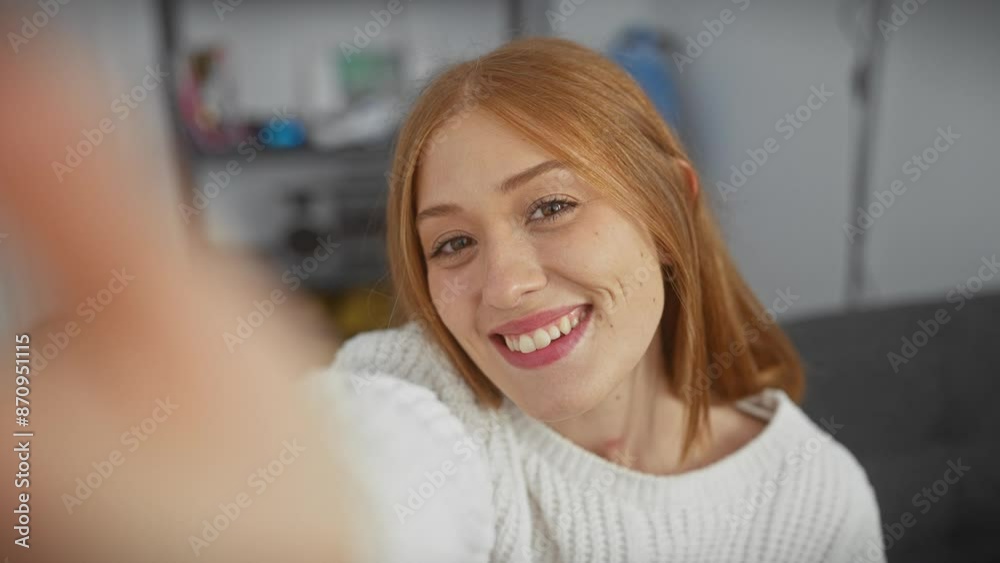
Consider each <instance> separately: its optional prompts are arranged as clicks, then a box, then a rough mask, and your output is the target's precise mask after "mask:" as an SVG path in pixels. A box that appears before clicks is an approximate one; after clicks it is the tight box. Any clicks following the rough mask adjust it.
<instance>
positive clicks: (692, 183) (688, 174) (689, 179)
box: [678, 159, 701, 201]
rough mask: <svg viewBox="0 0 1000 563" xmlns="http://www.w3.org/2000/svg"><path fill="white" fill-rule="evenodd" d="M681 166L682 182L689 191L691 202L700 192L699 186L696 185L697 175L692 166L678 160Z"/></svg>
mask: <svg viewBox="0 0 1000 563" xmlns="http://www.w3.org/2000/svg"><path fill="white" fill-rule="evenodd" d="M678 163H679V164H680V166H681V170H683V172H684V180H685V182H686V184H687V186H688V189H690V190H691V201H695V200H697V199H698V192H699V191H700V190H701V185H700V184H699V183H698V174H696V173H695V171H694V166H692V165H691V163H690V162H688V161H686V160H683V159H681V160H678Z"/></svg>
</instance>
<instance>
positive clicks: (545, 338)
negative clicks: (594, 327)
mask: <svg viewBox="0 0 1000 563" xmlns="http://www.w3.org/2000/svg"><path fill="white" fill-rule="evenodd" d="M579 324H580V312H579V311H574V312H572V313H570V314H568V315H565V316H563V317H562V318H560V319H559V320H558V321H557V322H556V323H555V324H551V325H549V326H546V327H542V328H538V329H535V330H534V331H533V332H531V333H529V334H521V335H517V336H508V335H504V337H503V338H504V342H506V344H507V348H508V349H509V350H512V351H514V352H521V353H522V354H530V353H531V352H534V351H536V350H541V349H542V348H545V347H547V346H548V345H549V344H552V342H553V341H555V340H558V339H559V338H562V337H563V336H565V335H567V334H569V333H570V331H572V330H573V328H574V327H576V326H578V325H579Z"/></svg>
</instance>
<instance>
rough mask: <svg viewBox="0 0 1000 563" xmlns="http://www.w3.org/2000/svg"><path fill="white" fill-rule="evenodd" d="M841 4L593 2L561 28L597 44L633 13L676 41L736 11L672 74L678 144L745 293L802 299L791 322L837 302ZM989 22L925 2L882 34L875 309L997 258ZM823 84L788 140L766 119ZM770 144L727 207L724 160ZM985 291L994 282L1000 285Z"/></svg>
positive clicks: (848, 115) (847, 131) (845, 173)
mask: <svg viewBox="0 0 1000 563" xmlns="http://www.w3.org/2000/svg"><path fill="white" fill-rule="evenodd" d="M895 3H896V4H897V5H900V6H901V5H902V3H903V2H902V0H895ZM855 4H857V3H855ZM741 5H745V6H746V8H745V9H743V10H741V9H740V6H741ZM844 5H850V3H847V4H845V3H843V2H830V1H826V0H810V1H802V0H749V2H744V1H742V0H741V1H734V0H717V1H713V2H697V1H695V0H665V1H661V2H653V1H648V0H647V1H633V2H612V1H610V0H607V1H605V0H588V1H587V2H585V3H583V4H581V5H580V6H579V7H578V8H577V10H576V11H575V12H574V14H573V15H572V16H570V17H569V18H568V19H567V21H566V22H565V24H563V27H564V28H563V29H562V30H561V34H562V35H564V36H567V37H569V38H571V39H576V40H579V41H582V42H584V43H587V44H589V45H591V46H594V47H602V48H603V47H604V46H606V45H607V43H608V37H609V30H608V26H609V25H617V24H619V23H626V22H629V21H633V20H634V19H638V18H642V19H643V20H644V21H645V22H650V21H656V22H658V23H659V25H661V26H663V27H664V28H665V29H667V30H670V31H671V32H673V34H674V35H675V36H676V37H677V38H679V39H680V40H681V41H682V42H683V41H684V40H685V39H686V38H687V37H692V38H696V36H697V34H698V33H699V32H701V31H703V30H705V29H706V28H705V24H704V23H703V21H704V20H711V19H718V18H719V17H720V12H721V11H722V10H723V9H726V8H728V9H730V10H732V12H733V14H734V15H733V21H732V23H731V24H728V25H724V27H723V31H722V33H721V34H719V36H718V37H717V38H714V39H713V41H712V42H711V44H710V45H709V46H708V47H706V48H704V49H703V52H702V53H701V54H700V55H699V56H698V57H697V58H695V59H694V61H693V62H692V63H691V64H688V65H685V66H684V67H683V72H682V73H681V74H680V79H681V80H682V81H683V83H684V84H683V86H682V88H683V93H682V96H683V98H684V102H685V103H686V109H687V112H688V116H689V118H688V120H687V121H688V123H693V124H694V126H693V128H692V130H691V131H690V134H689V135H687V137H686V138H685V141H686V143H687V144H688V145H689V148H690V150H691V152H692V154H693V157H694V159H695V160H696V162H697V164H698V165H699V167H700V170H701V172H702V181H703V183H704V185H703V188H704V189H705V190H706V191H708V192H709V193H711V194H713V197H714V199H715V206H716V209H717V210H718V216H719V218H720V220H721V222H722V224H723V226H724V229H725V231H726V233H727V238H728V240H729V244H730V248H731V250H732V252H733V254H734V255H735V257H736V259H737V261H738V262H739V264H740V266H741V268H742V270H743V272H744V273H745V275H746V277H747V279H748V281H749V283H750V284H751V286H752V287H753V288H754V289H755V290H756V292H757V293H758V294H759V295H761V296H762V297H768V296H771V295H773V294H774V292H775V291H776V290H777V289H780V288H785V287H790V288H791V289H792V291H793V292H795V293H797V294H799V295H800V296H801V300H800V301H799V302H797V303H796V304H795V305H794V306H793V307H792V308H791V309H789V311H788V313H787V316H788V317H789V318H791V317H794V316H801V315H808V314H811V313H817V312H822V311H827V310H836V309H839V308H841V307H843V306H844V304H845V300H844V292H845V288H844V286H845V276H846V267H847V266H846V265H847V262H846V253H847V246H848V244H849V242H848V240H847V237H846V235H845V233H844V231H843V224H844V222H845V221H847V220H848V217H850V219H851V220H853V219H854V218H855V216H856V213H851V211H850V210H849V205H850V203H849V201H850V200H849V193H850V181H851V176H850V173H851V166H852V163H853V160H852V159H853V154H854V153H853V147H854V145H855V134H856V129H857V128H856V119H857V113H856V109H855V108H854V106H853V104H852V102H851V100H850V98H849V90H848V87H849V84H848V79H849V73H850V70H851V63H852V57H853V52H852V44H851V42H850V41H849V39H848V37H847V36H846V35H845V34H844V31H847V30H849V28H850V15H851V14H850V13H842V12H843V6H844ZM845 16H846V17H845ZM841 20H846V21H841ZM998 23H1000V4H998V3H996V2H979V1H976V0H959V1H949V2H944V1H940V0H937V1H936V0H926V3H925V4H923V5H919V9H918V10H917V11H916V12H915V13H913V14H912V15H911V16H910V17H909V21H907V22H906V23H905V24H904V25H902V26H901V27H899V29H898V30H897V31H894V32H891V33H890V35H889V37H888V44H887V51H886V74H885V77H884V83H883V84H884V86H883V89H882V94H881V95H882V108H883V109H882V112H881V116H880V121H879V123H878V128H877V130H878V135H877V139H876V147H875V150H876V152H875V160H874V166H873V174H872V178H871V187H872V189H873V190H886V189H888V188H889V186H890V184H891V182H892V180H893V179H896V178H900V179H901V180H903V181H905V182H906V183H907V186H908V188H907V191H906V192H905V193H903V195H902V196H900V197H899V198H898V199H897V201H895V202H893V204H892V206H891V207H890V209H889V210H887V212H886V213H885V214H884V215H883V216H882V217H880V218H879V219H877V220H876V221H875V223H874V225H873V226H872V227H871V230H870V231H869V233H870V240H871V242H870V250H869V255H868V259H867V263H868V266H869V291H868V295H867V299H866V302H867V303H869V304H870V305H873V306H874V305H878V304H887V303H893V302H899V301H905V300H911V299H921V298H927V299H944V297H945V295H946V293H947V291H949V289H951V288H952V287H953V286H954V285H955V284H956V283H960V282H964V281H965V280H966V279H967V278H968V277H969V276H972V275H976V273H977V269H978V267H979V265H981V258H982V257H984V256H987V257H988V256H992V255H993V254H994V253H998V252H1000V220H997V215H998V212H1000V189H998V182H997V176H996V175H995V173H994V171H993V166H992V161H993V160H995V159H996V154H997V151H998V149H1000V134H998V131H1000V116H998V112H997V111H996V108H997V102H998V101H1000V96H998V94H997V91H998V86H1000V78H998V73H997V72H996V68H997V60H998V59H1000V36H998V35H997V33H996V25H997V24H998ZM842 28H843V30H844V31H842ZM824 83H825V84H826V85H827V87H828V89H830V90H832V91H833V92H834V95H833V97H831V99H830V100H829V102H827V103H826V104H824V105H823V106H822V107H821V108H820V109H818V110H817V111H815V112H814V113H813V115H812V117H811V118H810V119H809V121H807V122H805V123H804V124H803V126H802V128H801V129H798V130H797V131H796V132H795V134H794V135H793V136H792V137H791V138H790V139H789V140H788V141H785V140H784V139H783V136H784V135H783V134H778V133H777V132H776V131H775V122H776V121H777V120H778V119H780V118H781V117H782V116H783V115H784V114H785V113H786V112H790V111H794V110H795V109H796V108H797V107H798V106H799V105H800V104H802V103H804V102H806V100H807V96H808V93H809V88H810V86H813V85H816V86H818V85H820V84H824ZM948 125H952V126H953V131H954V132H955V133H959V134H961V135H962V137H961V139H960V140H959V141H956V143H955V145H954V147H955V148H954V150H953V151H949V152H947V153H945V154H942V155H941V158H940V159H939V160H938V161H937V162H935V163H934V164H933V165H932V166H930V167H929V169H928V170H927V171H926V173H924V174H923V175H922V177H920V178H919V180H917V181H915V182H910V177H909V176H906V175H905V174H903V172H902V166H903V163H904V162H905V161H906V160H907V159H908V158H910V157H912V156H913V155H914V154H919V153H920V152H922V151H923V150H924V149H925V148H926V147H928V146H930V143H931V142H932V141H933V139H934V137H935V135H936V133H935V130H936V129H937V128H938V127H943V126H948ZM767 137H775V139H776V141H777V142H778V145H779V149H778V150H777V151H776V152H775V153H774V154H772V155H770V156H769V158H768V161H767V162H766V163H765V164H764V165H763V166H761V167H759V170H758V171H757V172H756V173H755V174H754V175H753V176H752V177H750V179H749V180H748V181H747V183H746V184H745V185H744V186H742V187H741V188H739V189H738V191H737V192H736V193H735V194H731V195H728V197H726V198H725V201H723V199H722V198H721V197H720V193H719V191H718V189H717V183H718V182H719V181H727V182H728V178H729V175H730V174H731V171H730V169H729V168H730V166H732V165H736V166H739V165H740V163H741V162H742V161H744V160H745V159H747V158H748V155H747V154H746V152H745V151H746V150H747V149H753V148H757V147H760V146H761V144H762V142H763V141H764V139H766V138H767ZM987 285H988V286H989V287H991V288H993V289H996V288H1000V278H994V279H993V280H991V281H990V282H988V284H987Z"/></svg>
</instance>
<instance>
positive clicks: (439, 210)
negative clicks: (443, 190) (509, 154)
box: [416, 160, 566, 224]
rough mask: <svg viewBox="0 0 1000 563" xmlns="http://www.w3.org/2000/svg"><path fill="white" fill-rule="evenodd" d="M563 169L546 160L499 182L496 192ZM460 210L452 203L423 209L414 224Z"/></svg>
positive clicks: (511, 188) (504, 192)
mask: <svg viewBox="0 0 1000 563" xmlns="http://www.w3.org/2000/svg"><path fill="white" fill-rule="evenodd" d="M564 168H566V165H564V164H563V163H562V162H560V161H558V160H546V161H545V162H542V163H541V164H536V165H535V166H532V167H531V168H526V169H524V170H522V171H520V172H518V173H517V174H513V175H512V176H510V177H508V178H507V179H506V180H504V181H503V182H500V185H499V186H497V191H498V192H500V194H502V195H503V194H508V193H510V192H512V191H514V190H516V189H517V188H519V187H521V186H523V185H524V184H527V183H528V182H529V181H531V180H533V179H534V178H536V177H538V176H541V175H542V174H545V173H546V172H551V171H552V170H556V169H564ZM461 209H462V208H461V207H459V206H458V205H456V204H454V203H442V204H440V205H435V206H433V207H428V208H427V209H424V210H423V211H421V212H420V213H418V214H417V218H416V223H417V224H420V222H421V221H423V220H424V219H429V218H431V217H441V216H444V215H450V214H452V213H457V212H459V211H461Z"/></svg>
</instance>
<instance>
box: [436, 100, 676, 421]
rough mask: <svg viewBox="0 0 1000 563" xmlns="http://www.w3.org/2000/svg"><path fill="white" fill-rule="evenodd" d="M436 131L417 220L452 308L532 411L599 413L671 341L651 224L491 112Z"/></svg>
mask: <svg viewBox="0 0 1000 563" xmlns="http://www.w3.org/2000/svg"><path fill="white" fill-rule="evenodd" d="M431 139H432V140H433V144H431V145H428V149H427V150H426V151H425V155H424V160H423V161H422V165H421V167H420V170H419V176H418V178H417V186H418V193H417V227H418V230H419V233H420V244H421V248H422V250H423V253H424V257H425V259H426V261H427V282H428V284H429V288H430V294H431V298H432V299H433V301H434V305H435V307H436V309H437V311H438V314H439V315H440V316H441V318H442V320H443V321H444V324H445V326H447V327H448V330H449V331H450V332H451V333H452V334H453V335H454V337H455V339H456V340H457V341H458V343H459V344H460V345H461V346H462V348H463V349H464V350H465V352H466V353H467V354H468V355H469V357H471V358H472V360H473V361H475V363H476V365H478V366H479V368H480V369H481V370H482V371H483V372H484V373H485V374H486V376H487V377H488V378H489V379H490V380H491V381H492V382H493V383H494V384H495V385H496V386H497V387H498V388H499V389H500V390H501V391H502V392H503V393H504V394H505V395H506V396H507V397H509V398H510V399H511V400H512V401H514V403H516V404H517V405H518V406H519V407H520V408H521V409H522V410H523V411H525V412H526V413H527V414H529V415H530V416H533V417H535V418H538V419H540V420H544V421H550V422H555V421H560V420H565V419H568V418H572V417H574V416H577V415H580V414H583V413H585V412H587V411H589V410H590V409H592V408H594V407H595V406H596V405H598V403H600V402H601V401H602V400H603V399H605V398H606V397H607V396H608V395H609V394H610V393H611V391H612V390H613V389H615V387H616V386H617V385H618V384H619V383H621V382H622V381H623V380H624V379H625V378H627V377H629V376H630V374H631V373H632V372H633V370H634V369H635V368H636V366H637V364H638V363H639V362H640V360H642V359H643V356H644V355H645V354H647V352H651V351H652V352H658V351H659V350H660V348H659V345H658V344H659V343H658V342H657V343H656V344H657V346H655V347H653V348H652V349H651V347H650V344H651V342H653V337H654V335H656V333H657V328H658V326H659V323H660V318H661V316H662V314H663V303H664V286H663V279H662V277H661V274H660V265H659V262H658V260H657V258H656V257H657V253H656V250H655V248H654V246H653V241H652V238H651V237H650V236H649V234H648V231H646V230H645V229H642V228H640V227H639V226H638V225H636V224H635V223H634V222H633V221H631V220H629V219H628V217H626V216H625V215H623V214H622V213H621V212H620V211H618V210H617V209H616V208H615V207H613V206H612V205H611V202H610V201H609V200H608V199H607V198H605V197H602V195H601V194H600V193H599V192H598V191H597V190H595V189H594V188H593V187H591V186H588V185H587V184H585V183H583V181H581V180H579V179H577V178H576V176H575V175H574V174H572V173H571V172H570V171H569V170H568V169H565V168H562V167H560V166H559V165H558V164H556V163H554V162H553V159H552V157H551V156H550V155H548V154H546V153H545V152H543V151H542V150H540V149H539V148H538V147H537V146H535V145H532V144H530V143H529V142H528V141H527V140H525V139H524V138H523V137H521V136H520V135H519V134H518V133H517V132H515V131H514V130H512V129H510V128H509V127H508V126H506V125H504V124H503V122H502V121H499V120H498V119H496V118H494V117H492V115H491V114H488V113H485V112H481V111H475V112H472V113H469V114H468V115H466V116H465V117H464V118H463V119H462V120H460V121H459V122H458V123H457V124H449V125H448V126H447V128H446V129H442V133H440V134H439V135H438V136H437V137H434V136H432V137H431ZM511 347H514V348H515V349H514V350H511Z"/></svg>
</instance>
